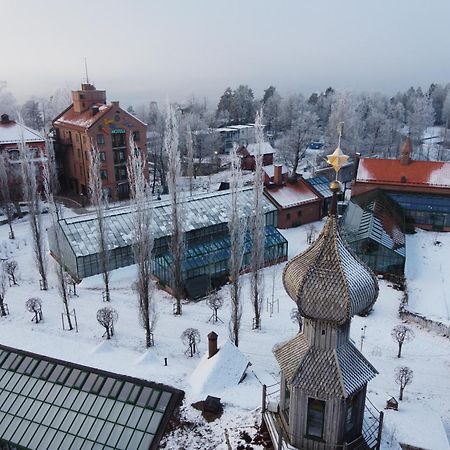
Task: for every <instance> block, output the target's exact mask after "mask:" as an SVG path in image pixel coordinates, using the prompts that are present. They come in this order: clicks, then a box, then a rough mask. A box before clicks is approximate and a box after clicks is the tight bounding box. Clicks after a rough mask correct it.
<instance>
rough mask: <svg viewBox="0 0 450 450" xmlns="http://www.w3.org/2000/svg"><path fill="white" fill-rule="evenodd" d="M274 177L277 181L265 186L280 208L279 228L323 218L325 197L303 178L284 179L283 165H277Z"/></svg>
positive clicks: (269, 195) (268, 194) (270, 197)
mask: <svg viewBox="0 0 450 450" xmlns="http://www.w3.org/2000/svg"><path fill="white" fill-rule="evenodd" d="M277 172H278V173H277ZM274 179H275V180H276V181H275V183H273V184H271V185H267V186H266V187H265V188H264V194H265V195H266V197H267V198H268V199H269V200H270V201H271V202H272V203H273V204H274V205H275V206H276V207H277V209H278V228H291V227H297V226H299V225H303V224H305V223H310V222H314V221H316V220H320V219H321V217H322V215H321V212H322V202H323V198H322V197H321V196H320V194H318V193H317V192H315V191H314V189H313V188H312V187H311V186H310V185H309V184H308V183H307V182H306V181H305V180H304V179H303V178H297V179H295V180H290V179H288V180H287V181H284V180H283V179H282V176H281V166H275V176H274Z"/></svg>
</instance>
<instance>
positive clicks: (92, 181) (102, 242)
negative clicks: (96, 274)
mask: <svg viewBox="0 0 450 450" xmlns="http://www.w3.org/2000/svg"><path fill="white" fill-rule="evenodd" d="M100 168H101V161H100V152H99V151H98V149H97V147H96V146H95V145H94V144H93V143H92V151H91V163H90V166H89V197H90V201H91V204H92V206H93V207H94V211H95V214H96V216H97V240H98V260H99V263H100V270H101V272H102V277H103V283H104V285H105V292H104V300H105V301H107V302H109V301H110V300H111V298H110V291H109V248H108V244H109V243H108V230H107V224H106V220H105V211H106V209H107V206H108V199H107V195H105V192H104V191H103V187H102V179H101V176H100Z"/></svg>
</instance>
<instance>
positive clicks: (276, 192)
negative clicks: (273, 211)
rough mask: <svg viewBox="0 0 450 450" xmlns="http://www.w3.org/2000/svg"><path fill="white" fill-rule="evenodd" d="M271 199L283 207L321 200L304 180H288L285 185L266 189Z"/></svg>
mask: <svg viewBox="0 0 450 450" xmlns="http://www.w3.org/2000/svg"><path fill="white" fill-rule="evenodd" d="M264 192H265V194H266V195H267V197H269V200H273V201H274V202H275V203H277V204H278V205H279V206H280V207H281V208H292V207H293V206H298V205H302V204H305V203H311V202H315V201H317V200H320V197H319V196H318V195H317V194H315V192H313V190H312V189H311V188H310V187H309V186H307V185H306V183H305V182H304V181H302V180H298V181H297V182H296V183H291V182H288V183H286V184H285V185H283V186H276V187H271V188H270V189H265V190H264Z"/></svg>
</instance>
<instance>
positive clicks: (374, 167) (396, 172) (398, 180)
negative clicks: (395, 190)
mask: <svg viewBox="0 0 450 450" xmlns="http://www.w3.org/2000/svg"><path fill="white" fill-rule="evenodd" d="M356 181H357V182H358V183H372V184H393V185H410V186H411V185H417V186H429V187H445V188H450V163H445V162H441V161H413V160H411V161H410V163H409V164H407V165H402V164H401V163H400V161H399V160H398V159H376V158H361V160H360V161H359V166H358V173H357V176H356Z"/></svg>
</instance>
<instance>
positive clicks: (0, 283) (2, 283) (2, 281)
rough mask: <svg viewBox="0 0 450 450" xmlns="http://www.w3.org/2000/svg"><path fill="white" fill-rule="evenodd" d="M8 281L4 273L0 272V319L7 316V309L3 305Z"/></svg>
mask: <svg viewBox="0 0 450 450" xmlns="http://www.w3.org/2000/svg"><path fill="white" fill-rule="evenodd" d="M8 287H9V285H8V280H7V276H6V273H5V272H4V271H3V270H2V271H0V317H3V316H6V315H8V308H7V306H6V304H5V297H6V291H7V290H8Z"/></svg>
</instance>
